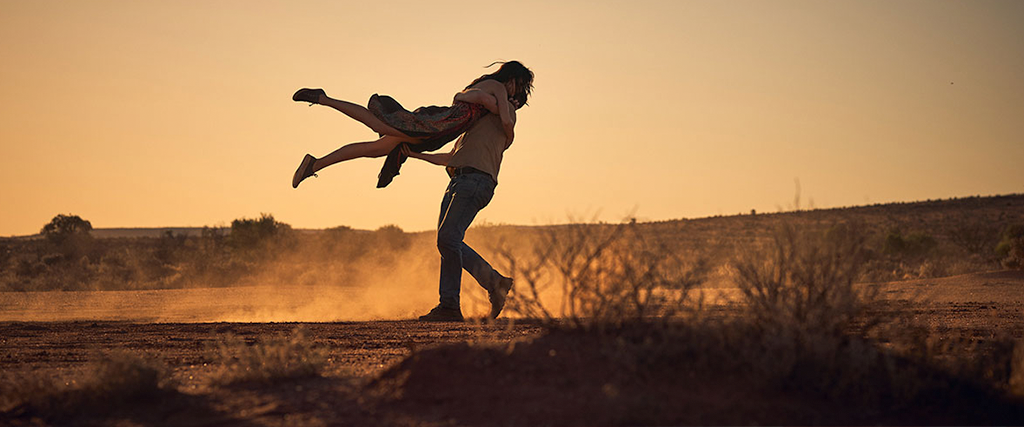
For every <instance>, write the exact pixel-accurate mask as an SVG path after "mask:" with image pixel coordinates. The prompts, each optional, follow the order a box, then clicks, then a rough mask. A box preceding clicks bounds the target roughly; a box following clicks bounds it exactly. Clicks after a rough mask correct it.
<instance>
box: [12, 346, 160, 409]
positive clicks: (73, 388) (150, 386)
mask: <svg viewBox="0 0 1024 427" xmlns="http://www.w3.org/2000/svg"><path fill="white" fill-rule="evenodd" d="M175 387H176V384H174V382H173V381H171V380H170V379H169V375H168V372H167V371H166V369H165V368H164V367H163V366H162V365H160V364H159V363H157V362H155V361H153V360H149V359H144V358H142V357H140V356H138V355H135V354H130V353H123V352H117V353H113V354H110V355H107V356H105V357H103V358H102V359H100V360H99V361H98V362H96V363H94V365H93V367H92V369H91V370H89V371H87V373H86V374H85V375H84V376H82V377H80V378H78V379H75V380H72V381H70V382H67V383H60V382H57V381H56V380H54V379H53V378H51V377H49V376H46V375H43V374H35V375H28V376H23V377H20V378H15V379H12V380H10V381H7V380H5V381H4V390H3V393H2V395H3V399H0V405H3V406H0V409H3V410H4V412H5V414H6V415H13V416H14V417H23V416H30V417H40V418H43V419H46V420H50V421H55V420H56V421H59V420H63V419H68V418H71V417H80V416H101V415H105V414H109V413H112V412H114V411H117V410H119V409H122V408H130V407H131V405H134V404H135V403H138V402H140V401H145V400H152V399H157V398H159V397H160V396H162V395H165V394H167V393H169V392H173V391H174V390H175Z"/></svg>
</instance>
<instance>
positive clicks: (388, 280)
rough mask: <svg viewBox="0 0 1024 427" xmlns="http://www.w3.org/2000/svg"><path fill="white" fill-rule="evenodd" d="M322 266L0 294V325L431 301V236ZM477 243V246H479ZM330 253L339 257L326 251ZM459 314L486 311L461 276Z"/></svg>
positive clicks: (353, 316)
mask: <svg viewBox="0 0 1024 427" xmlns="http://www.w3.org/2000/svg"><path fill="white" fill-rule="evenodd" d="M404 239H405V240H403V241H402V242H399V244H396V245H391V246H389V245H383V246H377V247H375V249H373V250H372V251H368V252H364V253H359V254H353V255H352V256H348V257H339V258H336V259H333V260H327V261H325V260H324V259H325V255H324V254H323V253H312V252H315V251H318V250H320V249H322V247H319V246H316V247H312V248H309V249H301V248H299V249H295V250H293V251H289V252H287V253H285V254H283V255H281V256H279V257H277V258H276V259H272V260H267V261H265V262H262V263H261V265H260V266H259V267H258V268H257V269H256V270H255V271H256V272H255V273H254V274H250V275H248V276H246V277H244V278H242V279H240V280H238V281H237V282H235V283H234V284H232V285H231V286H220V287H203V283H196V284H193V285H192V286H190V287H187V288H183V289H155V290H106V291H94V290H89V291H43V292H0V321H76V320H79V321H132V322H166V323H179V322H181V323H205V322H338V321H366V320H400V319H414V318H416V317H417V316H419V315H421V314H424V313H426V312H427V311H429V310H430V309H431V308H433V307H434V306H435V305H436V304H437V280H438V274H439V265H440V257H439V255H438V253H437V249H436V246H435V245H434V236H433V233H415V234H406V235H405V237H404ZM481 245H482V244H481ZM330 255H338V254H337V253H331V254H330ZM463 288H464V289H463V312H464V313H465V314H466V315H467V316H482V315H483V314H484V313H486V310H487V307H486V306H485V303H486V294H485V293H484V291H483V290H481V288H480V287H479V286H478V285H477V284H476V282H475V281H474V280H473V279H472V277H471V276H470V275H469V274H464V275H463Z"/></svg>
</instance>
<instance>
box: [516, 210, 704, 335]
mask: <svg viewBox="0 0 1024 427" xmlns="http://www.w3.org/2000/svg"><path fill="white" fill-rule="evenodd" d="M499 246H500V248H499V249H498V250H497V251H496V252H497V253H498V256H499V258H500V259H501V260H502V261H504V263H505V265H506V266H505V269H504V270H505V271H509V272H511V273H512V275H513V277H514V278H515V280H516V287H515V290H514V294H513V295H512V297H511V298H510V300H509V303H508V309H509V310H510V311H512V312H514V313H517V314H519V315H521V316H524V317H528V318H539V319H543V320H547V321H549V322H550V321H554V320H556V319H562V318H564V319H565V320H567V321H568V322H569V323H570V324H571V325H573V326H575V327H581V328H590V327H594V326H596V327H600V328H605V327H610V326H621V325H623V324H625V323H630V322H641V323H642V322H647V321H650V320H652V319H669V318H672V317H674V316H676V315H678V314H681V313H682V311H684V310H685V309H687V308H688V307H690V304H688V303H690V302H692V298H693V294H692V293H691V292H690V291H691V290H693V289H694V288H696V287H697V286H699V285H700V284H701V283H702V282H703V281H704V278H705V277H706V275H707V272H708V263H707V262H706V261H705V260H704V259H702V258H699V257H696V256H692V254H689V255H691V256H690V257H684V255H683V254H681V253H679V252H677V251H674V250H671V249H669V248H667V247H666V246H665V245H664V244H663V243H661V242H658V241H657V240H656V239H655V238H653V237H652V236H649V235H645V234H644V233H643V232H641V230H640V227H639V226H638V225H637V224H636V223H635V222H629V223H623V224H616V225H609V224H580V223H575V224H569V225H564V226H551V227H546V228H543V229H541V230H540V231H539V232H537V233H536V234H534V235H533V236H532V239H530V240H529V242H528V243H527V247H528V249H527V250H526V251H525V253H523V252H518V253H517V252H516V251H515V250H513V249H511V248H509V246H508V245H507V242H503V243H502V244H499ZM552 301H558V302H557V303H552Z"/></svg>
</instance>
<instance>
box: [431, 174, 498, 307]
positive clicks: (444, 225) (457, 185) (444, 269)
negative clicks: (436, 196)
mask: <svg viewBox="0 0 1024 427" xmlns="http://www.w3.org/2000/svg"><path fill="white" fill-rule="evenodd" d="M493 195H494V184H492V183H491V182H490V181H489V180H488V178H486V177H484V176H473V175H462V176H457V177H455V178H453V179H452V181H451V183H450V184H449V185H448V190H447V191H446V192H445V195H444V199H443V200H442V202H441V215H440V218H439V219H438V225H437V250H438V252H440V253H441V277H440V283H439V286H438V292H439V294H440V305H439V306H440V307H442V308H446V309H459V308H460V301H459V291H460V288H461V287H462V269H463V266H464V257H465V256H466V255H468V258H469V259H470V268H471V269H472V270H471V274H472V271H473V270H476V271H481V270H480V265H479V263H478V262H476V260H481V261H482V260H483V259H482V258H480V255H478V254H476V252H475V251H473V250H472V249H470V250H469V251H466V252H463V247H465V243H463V239H464V238H465V237H466V229H468V228H469V225H470V224H471V223H472V222H473V219H474V218H476V214H477V212H480V209H483V208H484V206H487V203H489V202H490V200H491V197H492V196H493ZM484 264H486V262H484ZM488 268H489V266H488ZM491 270H493V269H491Z"/></svg>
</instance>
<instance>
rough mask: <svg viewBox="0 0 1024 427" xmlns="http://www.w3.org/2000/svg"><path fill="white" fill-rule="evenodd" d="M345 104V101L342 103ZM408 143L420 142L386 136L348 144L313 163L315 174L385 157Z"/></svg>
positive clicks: (407, 138)
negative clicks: (354, 161) (346, 163)
mask: <svg viewBox="0 0 1024 427" xmlns="http://www.w3.org/2000/svg"><path fill="white" fill-rule="evenodd" d="M342 102H344V101H342ZM402 142H408V143H412V144H415V143H416V142H419V141H417V140H414V139H411V138H409V137H404V138H403V137H398V136H391V135H385V136H384V137H383V138H381V139H378V140H376V141H367V142H354V143H351V144H347V145H345V146H343V147H341V148H339V149H337V150H334V151H333V152H331V154H328V155H326V156H324V157H321V158H319V159H316V161H314V162H313V172H316V171H319V170H320V169H323V168H326V167H328V166H330V165H333V164H335V163H338V162H344V161H346V160H352V159H357V158H360V157H384V156H386V155H388V153H390V152H391V150H392V149H394V148H395V147H396V146H398V144H399V143H402Z"/></svg>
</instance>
